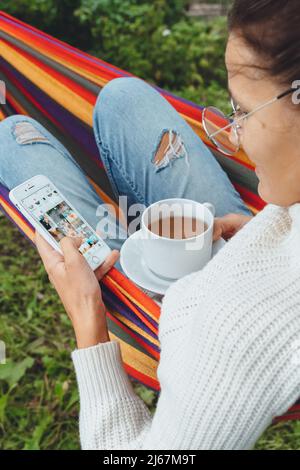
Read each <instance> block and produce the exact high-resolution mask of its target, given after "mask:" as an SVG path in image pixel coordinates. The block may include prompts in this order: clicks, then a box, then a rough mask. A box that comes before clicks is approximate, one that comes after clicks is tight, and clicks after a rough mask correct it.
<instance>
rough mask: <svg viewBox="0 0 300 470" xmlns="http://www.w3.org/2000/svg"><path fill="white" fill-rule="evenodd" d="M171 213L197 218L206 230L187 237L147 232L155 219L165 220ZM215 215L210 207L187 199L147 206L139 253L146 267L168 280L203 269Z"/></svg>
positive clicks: (142, 220)
mask: <svg viewBox="0 0 300 470" xmlns="http://www.w3.org/2000/svg"><path fill="white" fill-rule="evenodd" d="M170 214H172V215H173V216H174V217H185V218H188V219H189V220H190V218H191V217H196V219H197V220H198V221H201V222H202V229H204V223H205V224H206V226H207V227H206V230H205V231H203V232H202V233H199V232H198V234H195V235H194V236H192V237H189V238H170V237H166V236H161V235H159V234H157V233H154V232H153V231H151V230H149V225H150V224H151V223H152V225H153V222H155V221H157V220H158V216H160V217H161V218H162V219H163V220H166V219H167V218H168V217H169V216H170ZM214 215H215V208H214V206H213V205H212V204H210V203H207V202H205V203H203V204H201V203H199V202H196V201H192V200H190V199H179V198H178V199H177V198H172V199H164V200H162V201H158V202H155V203H154V204H151V206H149V207H147V209H146V210H145V211H144V212H143V215H142V218H141V230H142V234H141V248H142V253H141V254H142V256H143V259H144V261H145V263H146V264H147V266H148V268H149V269H150V270H151V271H153V272H154V273H155V274H157V275H158V276H160V277H165V278H168V279H179V278H181V277H183V276H186V275H187V274H190V273H192V272H194V271H199V270H200V269H202V268H203V267H204V266H205V265H206V264H207V263H208V261H209V260H210V259H211V256H212V242H213V226H214ZM177 220H180V219H177ZM163 233H164V234H165V232H163Z"/></svg>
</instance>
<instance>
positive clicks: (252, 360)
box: [72, 203, 300, 450]
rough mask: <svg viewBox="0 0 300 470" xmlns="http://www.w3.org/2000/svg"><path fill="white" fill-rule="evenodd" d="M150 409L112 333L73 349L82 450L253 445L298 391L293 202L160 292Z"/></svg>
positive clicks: (299, 253) (298, 279)
mask: <svg viewBox="0 0 300 470" xmlns="http://www.w3.org/2000/svg"><path fill="white" fill-rule="evenodd" d="M159 339H160V342H161V358H160V363H159V366H158V378H159V381H160V385H161V393H160V396H159V400H158V404H157V409H156V412H155V414H154V416H153V417H152V416H151V415H150V414H149V412H148V410H147V408H146V406H145V404H144V403H143V402H142V400H141V399H140V398H139V397H137V396H136V395H135V393H134V391H133V389H132V386H131V384H130V381H129V380H128V377H127V375H126V373H125V371H124V369H123V366H122V360H121V354H120V346H119V343H118V342H116V341H112V342H109V343H103V344H99V345H97V346H94V347H91V348H88V349H83V350H76V351H74V352H73V353H72V358H73V362H74V365H75V369H76V374H77V380H78V385H79V391H80V402H81V411H80V438H81V444H82V447H83V448H84V449H165V450H166V449H185V450H188V449H191V450H196V449H251V448H252V447H253V446H254V444H255V442H256V441H257V439H258V438H259V436H260V435H261V434H262V432H263V431H264V430H265V429H266V428H267V427H268V426H269V425H270V424H271V422H272V420H273V418H274V417H275V416H279V415H281V414H283V413H284V412H285V411H287V410H288V408H289V407H290V406H292V405H293V404H294V403H295V402H296V400H297V399H298V398H299V396H300V204H298V203H297V204H294V205H292V206H290V207H289V208H284V207H279V206H276V205H273V204H269V205H267V206H266V207H265V208H264V210H262V211H261V212H260V213H259V214H257V215H256V216H255V217H254V218H253V219H252V220H251V221H250V222H249V223H248V224H247V225H245V226H244V227H243V229H242V230H240V231H239V232H238V233H237V234H236V235H235V236H234V237H233V238H232V239H231V240H230V241H229V242H228V243H227V244H226V245H225V246H224V247H223V248H222V250H221V251H219V252H218V254H217V255H216V256H215V257H214V258H213V259H212V260H211V261H210V262H209V263H208V264H207V265H206V266H205V268H204V269H203V270H201V271H199V272H197V273H193V274H190V275H188V276H185V277H184V278H182V279H180V280H178V281H177V282H175V283H174V284H172V285H171V287H170V288H169V289H168V290H167V292H166V295H165V297H164V298H163V302H162V311H161V318H160V325H159Z"/></svg>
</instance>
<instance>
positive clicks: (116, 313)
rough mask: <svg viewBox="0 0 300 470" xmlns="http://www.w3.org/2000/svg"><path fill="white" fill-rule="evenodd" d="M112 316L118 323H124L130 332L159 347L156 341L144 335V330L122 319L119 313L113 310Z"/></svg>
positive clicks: (124, 318)
mask: <svg viewBox="0 0 300 470" xmlns="http://www.w3.org/2000/svg"><path fill="white" fill-rule="evenodd" d="M113 316H114V317H116V318H117V319H118V320H120V322H122V323H124V324H125V325H126V326H128V327H129V329H130V330H132V331H135V332H136V333H138V334H140V335H141V336H142V337H144V338H145V339H147V340H148V341H150V342H151V343H152V344H155V345H156V346H158V347H160V343H159V341H158V340H157V339H155V338H153V337H152V336H150V335H149V334H148V333H146V332H145V331H144V330H142V329H141V328H140V327H138V326H137V325H135V324H134V323H132V321H130V320H128V318H126V317H124V316H123V315H122V314H121V313H119V312H116V311H115V310H114V311H113Z"/></svg>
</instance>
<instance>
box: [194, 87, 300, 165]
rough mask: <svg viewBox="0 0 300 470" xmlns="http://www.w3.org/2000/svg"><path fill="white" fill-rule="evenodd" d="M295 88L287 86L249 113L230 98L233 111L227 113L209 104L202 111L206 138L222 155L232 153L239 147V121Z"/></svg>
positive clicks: (240, 127)
mask: <svg viewBox="0 0 300 470" xmlns="http://www.w3.org/2000/svg"><path fill="white" fill-rule="evenodd" d="M296 89H297V88H289V89H288V90H286V91H284V92H283V93H281V94H280V95H278V96H276V97H275V98H272V99H271V100H270V101H267V102H266V103H263V104H261V105H259V106H258V107H257V108H255V109H254V110H253V111H250V113H244V112H242V111H241V110H240V107H239V106H236V105H235V104H234V102H233V99H231V106H232V109H233V112H232V113H231V114H229V115H226V114H224V113H223V112H222V111H220V110H219V109H218V108H215V107H214V106H209V107H208V108H204V109H203V111H202V124H203V128H204V130H205V132H206V135H207V137H208V139H209V140H210V141H211V142H212V143H213V144H214V145H215V146H216V147H217V149H218V150H219V151H220V152H222V153H223V154H224V155H229V156H230V155H234V154H236V153H237V152H238V151H239V149H240V147H241V141H240V137H241V130H242V126H241V124H240V123H242V121H243V120H244V119H247V118H249V117H250V116H252V115H253V114H254V113H256V112H257V111H260V110H261V109H264V108H266V107H267V106H270V105H271V104H273V103H275V102H276V101H278V100H280V99H282V98H284V97H285V96H287V95H289V94H291V93H293V92H295V91H296Z"/></svg>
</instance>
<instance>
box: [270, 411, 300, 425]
mask: <svg viewBox="0 0 300 470" xmlns="http://www.w3.org/2000/svg"><path fill="white" fill-rule="evenodd" d="M298 419H300V413H291V414H289V413H287V414H285V415H282V416H278V417H276V418H274V420H273V423H274V424H277V423H281V422H286V421H297V420H298Z"/></svg>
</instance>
